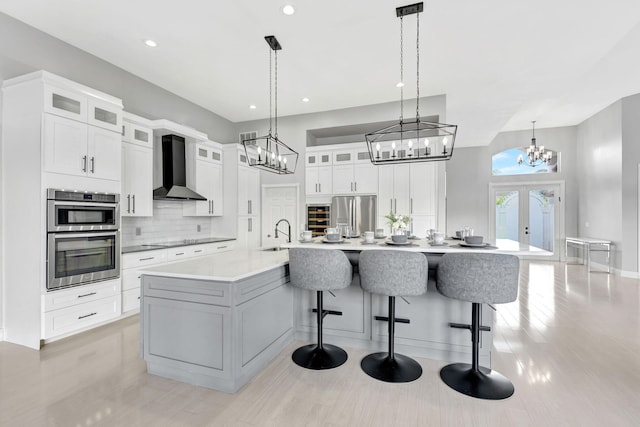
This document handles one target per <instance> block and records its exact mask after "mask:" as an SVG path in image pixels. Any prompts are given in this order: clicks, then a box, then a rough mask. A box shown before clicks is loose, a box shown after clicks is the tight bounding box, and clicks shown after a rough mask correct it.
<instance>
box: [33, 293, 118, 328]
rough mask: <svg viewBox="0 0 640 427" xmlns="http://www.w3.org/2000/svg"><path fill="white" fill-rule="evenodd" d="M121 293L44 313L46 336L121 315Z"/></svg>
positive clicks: (84, 326)
mask: <svg viewBox="0 0 640 427" xmlns="http://www.w3.org/2000/svg"><path fill="white" fill-rule="evenodd" d="M120 307H121V305H120V295H114V296H111V297H108V298H102V299H99V300H96V301H91V302H87V303H84V304H78V305H74V306H72V307H67V308H63V309H60V310H53V311H49V312H47V313H45V314H44V338H45V339H47V338H51V337H55V336H58V335H62V334H66V333H69V332H73V331H77V330H79V329H83V328H86V327H88V326H91V325H95V324H96V323H100V322H104V321H106V320H109V319H113V318H115V317H118V316H119V315H120Z"/></svg>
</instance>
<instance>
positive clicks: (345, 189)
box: [333, 164, 354, 194]
mask: <svg viewBox="0 0 640 427" xmlns="http://www.w3.org/2000/svg"><path fill="white" fill-rule="evenodd" d="M353 184H354V181H353V165H352V164H347V165H335V166H333V193H334V194H348V193H353V191H354V190H353Z"/></svg>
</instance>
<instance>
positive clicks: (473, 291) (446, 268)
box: [436, 253, 520, 304]
mask: <svg viewBox="0 0 640 427" xmlns="http://www.w3.org/2000/svg"><path fill="white" fill-rule="evenodd" d="M519 273H520V260H519V259H518V257H516V256H515V255H507V254H496V253H493V254H491V253H489V254H488V253H479V254H473V253H459V254H454V253H448V254H444V255H443V256H442V258H441V259H440V263H439V264H438V276H437V281H436V286H437V288H438V292H440V293H441V294H442V295H444V296H446V297H449V298H454V299H458V300H462V301H468V302H476V303H487V304H500V303H507V302H512V301H515V300H516V298H517V297H518V278H519Z"/></svg>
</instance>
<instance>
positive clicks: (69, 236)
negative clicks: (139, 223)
mask: <svg viewBox="0 0 640 427" xmlns="http://www.w3.org/2000/svg"><path fill="white" fill-rule="evenodd" d="M118 233H119V231H117V230H114V231H105V232H99V233H77V232H65V233H49V235H50V236H51V237H52V238H53V239H60V240H64V239H77V238H79V237H80V238H82V237H104V236H114V237H116V236H117V235H118Z"/></svg>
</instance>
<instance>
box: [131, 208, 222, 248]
mask: <svg viewBox="0 0 640 427" xmlns="http://www.w3.org/2000/svg"><path fill="white" fill-rule="evenodd" d="M183 203H193V202H179V201H162V200H157V201H156V200H154V202H153V217H122V226H121V229H120V233H121V237H122V246H123V247H124V246H135V245H141V244H144V243H161V242H170V241H175V240H182V239H202V238H206V237H219V236H213V235H212V218H210V217H195V216H182V204H183Z"/></svg>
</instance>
